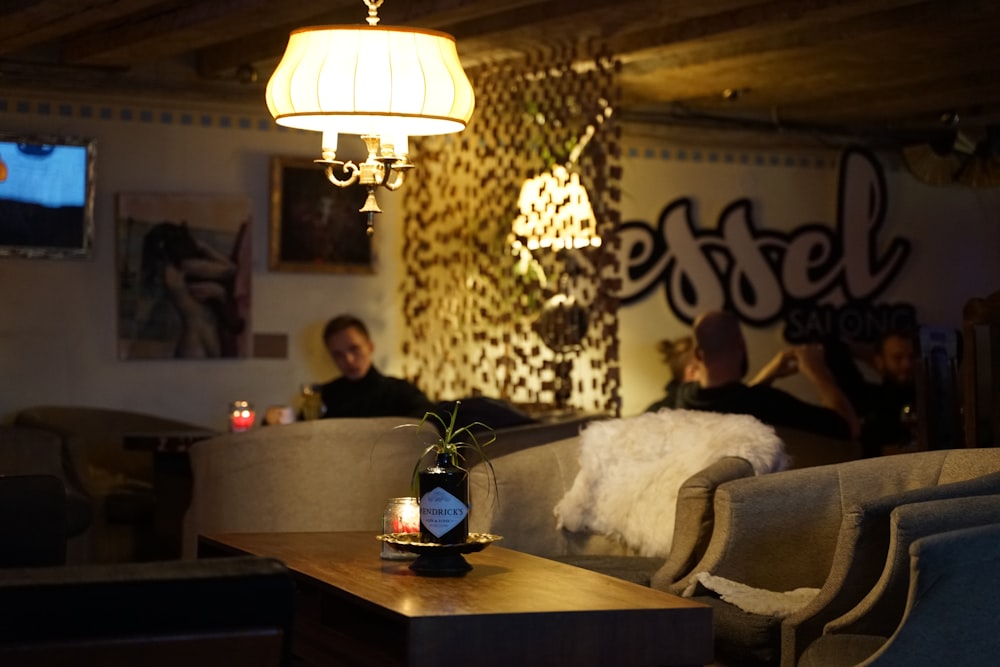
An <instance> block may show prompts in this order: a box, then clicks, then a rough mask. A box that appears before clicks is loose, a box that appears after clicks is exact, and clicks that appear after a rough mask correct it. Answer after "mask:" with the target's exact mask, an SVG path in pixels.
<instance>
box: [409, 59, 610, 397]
mask: <svg viewBox="0 0 1000 667" xmlns="http://www.w3.org/2000/svg"><path fill="white" fill-rule="evenodd" d="M560 60H561V62H560ZM571 62H572V59H570V58H562V59H560V58H558V57H554V56H552V55H544V56H534V57H530V58H527V59H525V60H523V61H518V62H517V63H516V64H511V63H509V62H508V63H501V64H490V65H486V66H483V67H480V68H478V69H476V70H473V71H470V73H469V74H470V78H471V79H472V84H473V87H474V89H475V91H476V111H475V113H474V115H473V117H472V120H471V122H470V123H469V125H468V127H467V128H466V129H465V130H464V131H463V132H461V133H458V134H453V135H444V136H441V137H427V138H424V139H422V140H421V141H419V142H415V145H414V148H415V151H414V156H413V157H414V161H415V162H416V164H417V165H418V168H417V169H415V170H414V172H413V173H412V174H410V175H409V177H408V179H409V180H408V183H407V185H406V187H405V189H406V196H405V197H404V202H405V203H404V223H403V233H404V242H403V262H404V272H403V274H404V277H403V283H402V294H403V317H404V320H405V322H406V329H405V333H404V336H403V358H404V362H403V372H404V375H405V376H406V377H408V378H410V379H412V380H414V381H415V382H416V383H417V384H418V386H420V387H421V388H422V389H423V390H424V391H426V392H427V393H428V395H430V396H432V397H435V398H437V399H442V400H444V399H455V398H461V397H465V396H473V395H485V396H492V397H498V398H502V399H506V400H508V401H511V402H513V403H515V404H518V405H522V406H525V407H526V408H529V409H530V408H534V407H536V406H537V407H539V408H542V409H545V408H560V409H561V408H575V409H580V410H586V411H601V412H605V413H609V414H614V415H618V414H620V407H621V398H620V395H619V385H620V373H619V360H618V319H617V308H618V302H617V300H616V299H615V298H614V297H613V294H614V293H615V291H616V289H615V288H616V287H617V284H616V278H615V276H616V275H617V274H618V271H619V268H620V267H619V261H618V259H617V254H616V249H617V238H616V233H615V232H616V230H617V228H618V225H619V223H620V213H619V209H618V200H619V196H620V189H619V188H620V186H619V182H620V176H621V166H620V155H621V154H620V145H619V142H620V130H619V128H618V123H616V122H615V120H614V115H613V111H614V109H615V106H616V103H617V99H618V94H617V86H616V81H615V79H616V73H615V62H614V61H613V60H612V59H610V58H608V57H605V56H598V57H596V58H594V59H593V60H592V61H590V62H588V63H587V64H586V65H585V66H580V65H579V64H577V65H575V66H574V65H572V64H571ZM588 128H589V129H588ZM574 149H575V150H574ZM556 165H563V166H566V167H568V169H569V171H570V172H571V173H576V174H578V175H579V178H580V182H581V183H582V184H583V185H584V186H585V187H586V189H587V192H588V193H589V198H590V202H591V204H592V206H593V209H594V213H595V217H596V220H597V231H598V233H599V234H600V235H601V237H602V239H603V244H602V245H601V246H600V247H588V248H584V249H579V250H575V249H574V250H553V249H551V248H548V249H536V250H533V251H531V252H530V253H529V252H525V251H517V250H515V248H516V243H515V241H516V240H517V239H516V237H515V236H514V234H513V232H512V222H513V221H514V220H515V218H516V217H517V216H518V214H519V207H518V196H519V193H520V192H521V187H522V185H523V184H524V183H525V181H526V179H530V178H533V177H537V176H540V175H543V174H551V173H552V168H553V167H554V166H556ZM522 240H523V239H522Z"/></svg>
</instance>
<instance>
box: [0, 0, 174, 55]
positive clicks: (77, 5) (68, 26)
mask: <svg viewBox="0 0 1000 667" xmlns="http://www.w3.org/2000/svg"><path fill="white" fill-rule="evenodd" d="M162 2H163V0H41V1H37V0H36V1H35V2H17V3H15V4H13V5H10V6H8V5H7V0H4V4H3V12H2V13H0V53H15V52H17V51H21V50H23V49H27V48H30V47H33V46H37V45H39V44H45V43H47V42H51V41H52V40H55V39H58V38H60V37H64V36H66V35H71V34H73V33H78V32H81V31H84V30H87V29H89V28H91V27H93V26H98V25H103V24H105V23H108V22H112V21H116V20H118V19H121V18H123V17H126V16H128V15H130V14H134V13H135V12H138V11H142V10H145V9H148V8H150V7H154V6H156V5H158V4H160V3H162Z"/></svg>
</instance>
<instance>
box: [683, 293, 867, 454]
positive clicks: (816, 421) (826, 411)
mask: <svg viewBox="0 0 1000 667" xmlns="http://www.w3.org/2000/svg"><path fill="white" fill-rule="evenodd" d="M694 339H695V360H696V363H697V364H699V372H698V378H699V379H698V381H697V382H689V383H686V384H684V385H682V386H681V388H680V390H679V391H678V396H677V407H678V408H683V409H688V410H707V411H710V412H724V413H736V414H746V415H751V416H753V417H756V418H757V419H759V420H760V421H762V422H764V423H765V424H770V425H771V426H788V427H792V428H797V429H801V430H803V431H809V432H811V433H817V434H819V435H825V436H831V437H835V438H856V437H857V436H858V432H859V428H860V426H859V422H858V418H857V415H856V414H855V412H854V409H853V408H852V407H851V404H850V403H849V402H848V400H847V397H846V396H844V394H843V392H841V390H840V388H839V387H838V386H837V385H836V383H835V382H834V381H833V378H832V376H831V375H830V372H829V370H828V369H827V367H826V364H825V363H824V361H823V349H822V347H821V346H818V345H802V346H797V347H794V348H791V349H789V350H785V351H783V352H781V353H779V354H778V355H777V356H776V357H775V358H774V360H772V361H771V362H770V363H769V364H768V365H767V366H766V367H765V368H764V369H763V370H762V371H761V372H760V373H759V374H758V375H757V377H756V378H755V383H754V384H753V385H746V384H744V383H743V378H744V376H745V375H746V373H747V363H748V362H747V349H746V342H745V341H744V340H743V333H742V331H741V330H740V323H739V320H738V319H737V318H736V315H734V314H733V313H728V312H719V311H712V312H708V313H705V314H703V315H700V316H699V317H698V319H696V320H695V323H694ZM795 372H801V373H802V374H803V375H804V376H806V377H807V378H808V379H809V380H810V381H811V383H812V384H813V386H814V387H815V388H816V390H817V392H818V393H819V396H820V401H821V403H822V405H814V404H812V403H807V402H805V401H802V400H799V399H798V398H796V397H794V396H792V395H791V394H789V393H786V392H784V391H781V390H780V389H775V388H773V387H771V386H770V384H771V382H772V381H773V380H775V379H777V378H780V377H786V376H788V375H791V374H793V373H795Z"/></svg>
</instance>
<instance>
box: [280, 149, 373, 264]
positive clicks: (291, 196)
mask: <svg viewBox="0 0 1000 667" xmlns="http://www.w3.org/2000/svg"><path fill="white" fill-rule="evenodd" d="M366 196H367V191H366V190H365V188H363V187H361V186H360V185H358V184H354V185H351V186H349V187H346V188H340V187H337V186H336V185H334V184H333V183H331V182H330V181H329V180H327V178H326V173H325V167H324V166H323V165H318V164H316V163H315V162H313V161H312V160H311V159H310V158H304V157H279V156H275V157H272V158H271V233H270V249H269V250H270V252H269V254H268V257H269V261H268V266H269V267H270V268H271V269H272V270H275V271H310V272H329V273H374V272H375V265H374V257H373V252H372V239H371V236H370V235H369V234H368V221H367V214H365V213H361V211H360V209H361V207H362V206H364V203H365V198H366Z"/></svg>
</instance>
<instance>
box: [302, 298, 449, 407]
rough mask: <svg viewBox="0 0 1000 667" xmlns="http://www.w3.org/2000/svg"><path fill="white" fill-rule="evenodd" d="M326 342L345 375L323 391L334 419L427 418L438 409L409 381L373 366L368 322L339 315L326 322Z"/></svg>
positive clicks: (331, 354)
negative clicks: (384, 372)
mask: <svg viewBox="0 0 1000 667" xmlns="http://www.w3.org/2000/svg"><path fill="white" fill-rule="evenodd" d="M323 342H324V343H325V344H326V349H327V350H328V351H329V352H330V356H331V357H332V358H333V362H334V363H335V364H336V365H337V368H338V369H340V373H341V376H340V377H339V378H337V379H335V380H333V381H331V382H328V383H326V384H324V385H320V387H319V392H320V395H321V396H322V398H323V405H324V406H325V408H326V411H325V412H324V414H323V417H324V418H330V417H396V416H401V417H417V418H420V417H423V416H424V413H426V412H427V411H429V410H432V409H433V408H434V406H433V404H432V403H431V402H430V400H429V399H428V398H427V396H425V395H424V393H423V392H422V391H420V390H419V389H417V387H415V386H414V385H412V384H410V383H409V382H407V381H406V380H403V379H400V378H394V377H389V376H386V375H382V374H381V373H379V372H378V370H376V369H375V367H374V366H373V365H372V354H373V353H374V352H375V343H373V342H372V339H371V337H370V336H369V335H368V328H367V327H366V326H365V324H364V322H362V321H361V320H359V319H358V318H357V317H354V316H353V315H338V316H337V317H334V318H333V319H332V320H330V321H329V322H327V323H326V327H325V328H324V329H323Z"/></svg>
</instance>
